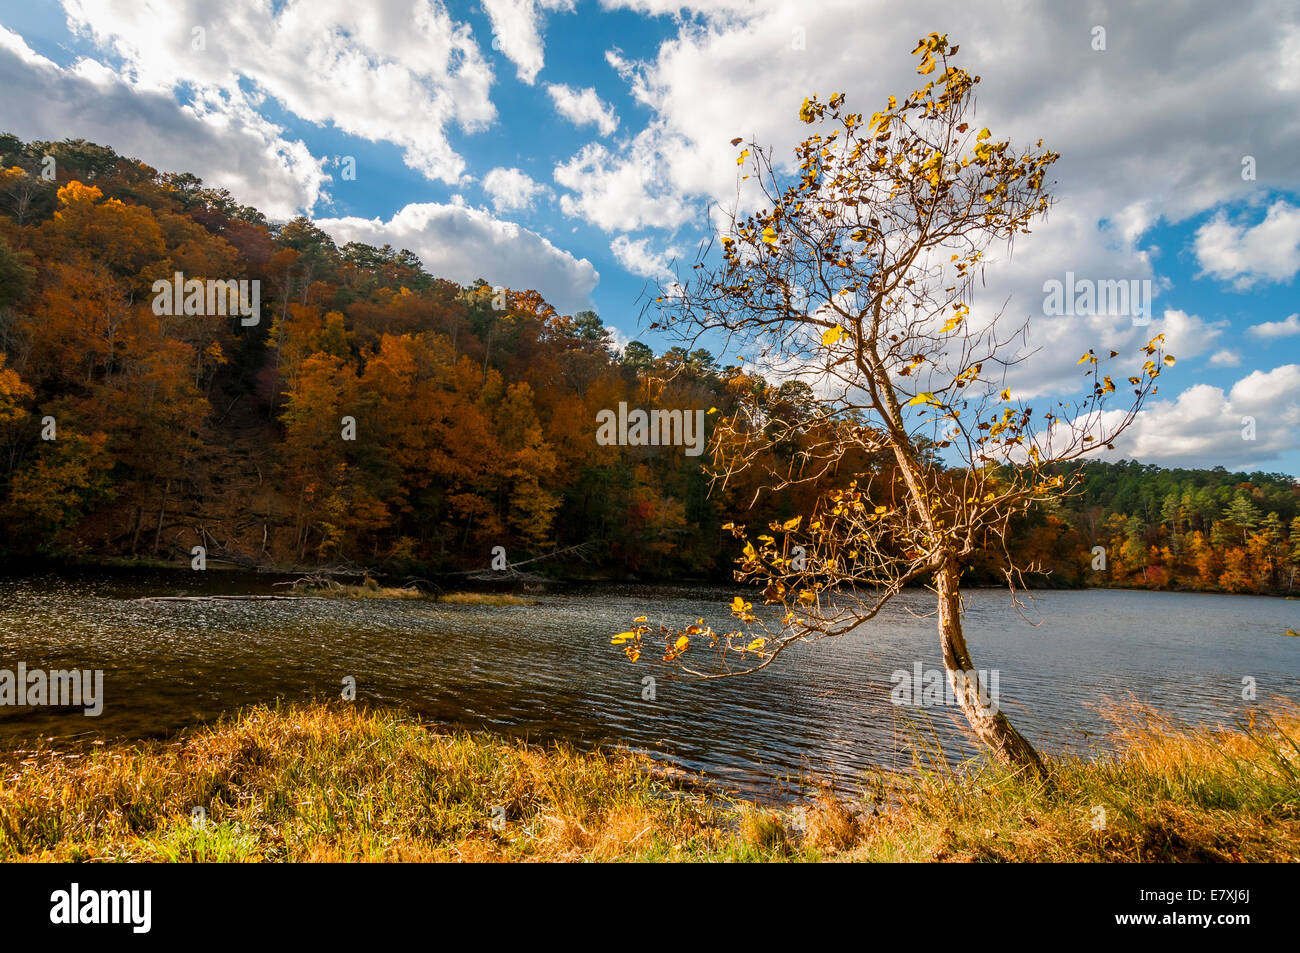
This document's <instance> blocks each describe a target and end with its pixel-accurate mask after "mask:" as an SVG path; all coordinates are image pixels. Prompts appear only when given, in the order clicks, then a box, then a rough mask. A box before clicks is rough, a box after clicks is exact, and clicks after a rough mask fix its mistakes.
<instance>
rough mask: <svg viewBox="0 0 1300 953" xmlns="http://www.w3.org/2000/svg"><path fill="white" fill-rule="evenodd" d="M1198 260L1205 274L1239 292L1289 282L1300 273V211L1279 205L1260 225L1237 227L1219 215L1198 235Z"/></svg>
mask: <svg viewBox="0 0 1300 953" xmlns="http://www.w3.org/2000/svg"><path fill="white" fill-rule="evenodd" d="M1196 258H1197V261H1198V262H1200V265H1201V268H1202V269H1203V270H1204V272H1205V273H1206V274H1209V275H1212V276H1213V277H1215V278H1218V279H1220V280H1223V281H1232V282H1233V284H1234V285H1235V286H1236V287H1237V288H1239V289H1242V290H1244V289H1246V288H1249V287H1250V286H1251V285H1254V284H1257V283H1258V282H1260V281H1286V280H1288V279H1290V278H1292V277H1293V276H1294V275H1295V274H1296V272H1300V208H1296V207H1295V206H1294V205H1289V204H1287V203H1286V202H1282V201H1279V202H1276V203H1274V204H1273V206H1272V207H1271V208H1270V209H1269V210H1268V213H1267V214H1266V215H1265V216H1264V220H1263V221H1261V222H1260V223H1259V224H1257V225H1253V226H1247V225H1237V224H1233V223H1232V222H1231V221H1229V220H1228V217H1227V215H1226V214H1225V213H1223V212H1220V213H1219V214H1218V215H1216V216H1215V217H1214V219H1213V220H1212V221H1210V222H1207V223H1206V224H1204V225H1202V226H1201V227H1200V228H1199V229H1197V232H1196Z"/></svg>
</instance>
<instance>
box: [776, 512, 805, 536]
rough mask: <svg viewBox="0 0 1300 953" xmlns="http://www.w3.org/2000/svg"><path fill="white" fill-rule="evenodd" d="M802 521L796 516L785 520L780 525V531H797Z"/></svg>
mask: <svg viewBox="0 0 1300 953" xmlns="http://www.w3.org/2000/svg"><path fill="white" fill-rule="evenodd" d="M802 520H803V517H802V516H796V517H795V518H794V519H792V520H786V521H785V522H784V523H782V524H781V529H783V530H785V531H786V532H787V533H790V532H793V531H794V530H797V529H798V528H799V523H800V521H802Z"/></svg>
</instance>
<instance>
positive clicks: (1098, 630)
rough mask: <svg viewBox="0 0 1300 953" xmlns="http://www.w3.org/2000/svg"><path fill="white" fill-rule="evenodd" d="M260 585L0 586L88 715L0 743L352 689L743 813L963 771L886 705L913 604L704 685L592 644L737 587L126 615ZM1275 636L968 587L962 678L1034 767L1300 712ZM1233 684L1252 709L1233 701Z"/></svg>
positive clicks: (1267, 606) (1296, 614)
mask: <svg viewBox="0 0 1300 953" xmlns="http://www.w3.org/2000/svg"><path fill="white" fill-rule="evenodd" d="M273 591H276V590H273V589H272V588H271V580H270V579H269V578H268V577H266V576H258V575H255V574H232V573H226V572H210V573H207V574H204V575H203V576H201V577H200V576H199V574H193V575H189V574H185V573H177V572H165V571H132V572H88V573H60V574H58V575H34V576H30V577H23V578H14V577H7V578H0V669H8V670H11V671H12V670H16V668H17V665H18V663H19V662H23V663H26V665H27V667H28V669H29V670H31V669H37V668H41V669H60V668H79V669H83V670H84V669H103V671H104V709H103V713H102V714H101V715H100V716H99V717H95V718H89V717H86V716H85V715H84V714H83V713H82V712H81V710H80V709H75V710H72V709H52V708H48V707H34V706H27V707H12V706H11V707H0V746H2V747H4V748H5V749H12V748H15V747H27V746H30V745H31V744H32V743H33V742H35V741H36V740H37V739H39V738H53V739H56V740H59V741H62V742H68V741H74V740H83V741H84V740H85V739H89V738H104V739H112V738H146V737H161V736H165V735H167V734H169V733H171V732H174V731H175V730H177V729H179V728H183V727H186V726H190V725H194V724H197V723H200V722H202V721H204V720H206V719H211V718H213V717H215V716H218V715H220V714H222V713H224V712H229V711H233V710H235V709H238V708H239V707H240V706H243V705H247V704H251V703H255V702H272V701H274V700H276V699H286V700H300V699H309V698H337V697H339V693H340V691H341V687H342V682H343V679H344V678H345V677H349V676H350V677H352V678H354V679H355V680H356V686H357V689H356V690H357V697H358V700H360V701H362V702H366V703H371V704H383V705H395V706H400V707H402V708H405V709H407V710H409V711H411V712H413V713H416V714H418V715H420V716H421V717H423V718H426V719H428V720H431V721H437V722H443V723H446V724H449V725H456V726H462V727H468V728H477V729H487V730H491V731H494V732H498V733H502V734H507V735H511V736H517V737H525V738H528V739H530V740H532V741H537V742H546V741H551V740H556V739H563V740H566V741H569V742H572V743H574V744H576V745H578V746H579V747H583V748H592V747H596V746H623V747H627V748H631V749H634V750H637V751H644V752H647V753H650V754H652V755H653V756H655V757H657V758H660V759H663V760H665V761H668V762H671V763H673V764H676V765H678V766H680V767H683V768H686V769H689V770H694V771H702V772H705V773H706V774H708V775H709V776H710V777H711V778H712V779H714V780H716V781H718V782H720V784H721V785H722V786H723V787H727V788H730V789H734V790H737V791H740V792H742V793H744V794H746V795H748V796H754V797H763V798H776V799H781V798H784V797H786V796H788V795H790V794H791V792H792V791H793V790H794V789H795V788H797V786H798V783H799V781H800V779H801V778H804V779H808V778H812V779H820V780H824V781H828V782H832V783H835V784H837V785H840V786H843V787H846V788H851V787H853V786H855V785H856V783H857V782H858V781H859V780H860V778H861V777H862V775H863V773H864V772H865V771H866V770H868V769H870V768H872V767H878V768H883V769H885V770H890V771H893V770H906V769H907V768H908V767H909V766H910V764H911V763H912V754H911V747H910V746H911V743H912V741H913V740H914V739H915V738H916V737H917V736H918V733H919V734H920V735H921V736H923V737H924V736H932V737H935V738H937V740H939V741H940V742H941V743H942V745H943V747H944V748H945V750H946V751H947V752H948V753H949V756H950V757H952V758H963V757H969V756H970V755H971V754H973V749H972V748H971V747H970V746H969V745H968V744H967V743H966V742H965V741H964V740H963V738H962V736H961V734H960V732H959V731H957V729H956V727H955V726H956V725H957V724H958V723H960V712H959V711H958V710H957V709H956V708H949V707H933V708H913V707H904V706H896V705H894V704H892V703H891V700H890V692H891V689H892V688H893V687H894V684H895V683H894V681H893V680H892V678H891V676H892V674H893V673H894V672H895V671H896V670H900V669H901V670H907V671H909V672H910V671H912V669H913V667H914V665H915V664H916V663H918V662H919V663H920V664H921V665H922V666H924V667H925V668H926V669H930V668H935V667H938V666H939V665H940V657H939V650H938V639H937V635H936V632H935V627H934V620H933V618H917V617H915V616H914V615H913V614H912V613H917V614H921V613H925V612H927V611H930V610H932V609H933V600H932V599H931V598H929V597H928V594H927V593H925V592H924V591H916V592H909V593H907V594H905V595H904V596H903V597H901V598H900V599H898V600H897V601H896V602H895V603H893V604H892V605H891V606H890V607H889V608H888V609H887V610H886V611H885V612H884V613H883V614H882V616H881V617H880V618H878V619H877V620H875V621H874V622H871V623H868V624H866V625H864V626H863V627H861V628H860V629H859V630H858V631H857V632H854V633H852V634H851V635H848V636H845V637H843V638H841V639H839V640H837V641H824V642H820V643H817V644H813V645H808V646H798V647H796V649H794V650H791V651H789V652H787V653H786V654H785V655H783V656H782V657H781V659H779V660H778V661H777V662H776V663H774V664H773V665H772V666H771V667H770V668H768V669H766V670H765V671H763V672H760V673H758V674H756V675H752V676H746V677H744V678H738V679H724V680H721V681H713V682H707V683H703V682H687V681H681V680H673V679H669V678H666V677H665V676H666V675H667V674H668V673H667V672H666V671H664V670H663V669H662V667H660V668H656V667H655V666H653V665H649V664H647V663H646V661H642V662H641V663H639V664H636V665H633V664H631V663H629V662H628V661H627V660H626V659H625V658H624V657H623V655H622V653H621V652H620V651H619V650H618V649H617V648H616V647H614V646H611V645H610V644H609V640H610V637H611V636H612V635H614V634H615V633H617V632H620V631H623V630H625V629H627V628H629V626H630V623H631V621H632V619H633V618H635V617H636V616H639V615H647V616H649V621H650V622H651V623H658V622H660V621H666V622H670V623H678V624H681V623H688V622H691V621H694V620H695V619H697V618H699V617H701V616H702V617H704V618H705V619H706V620H707V621H708V622H709V623H710V624H713V625H714V626H715V627H722V626H729V625H731V624H732V623H733V622H734V620H732V619H731V617H730V615H729V614H728V613H727V611H726V609H725V606H726V604H727V603H729V602H730V600H731V598H732V597H733V596H734V595H737V594H743V595H745V596H746V597H747V598H749V599H754V596H755V593H754V592H753V591H746V590H744V589H741V588H739V587H736V588H703V587H668V586H640V585H615V586H582V587H570V588H566V589H563V590H561V591H556V592H554V593H544V594H541V595H538V596H537V598H538V599H539V601H540V604H539V605H536V606H469V605H467V606H457V605H440V604H436V603H432V602H425V601H394V600H357V601H349V600H295V601H203V602H139V601H136V600H137V599H138V598H140V597H142V596H160V595H180V594H205V593H206V594H213V593H222V592H225V593H268V592H273ZM279 591H283V590H279ZM1033 623H1038V624H1036V625H1035V624H1033ZM1288 628H1290V629H1300V601H1286V600H1281V599H1268V598H1261V597H1250V596H1229V595H1208V594H1204V595H1203V594H1191V593H1160V592H1136V591H1121V590H1089V591H1048V592H1039V593H1035V594H1034V597H1033V601H1032V602H1030V603H1029V604H1028V607H1027V609H1026V611H1025V615H1024V616H1022V615H1021V613H1019V612H1017V611H1016V609H1015V607H1014V606H1013V605H1012V604H1011V602H1010V599H1009V597H1008V595H1007V593H1006V592H1005V591H1000V590H972V591H970V592H968V593H967V612H966V634H967V639H968V641H969V643H970V647H971V651H972V653H973V655H974V659H975V663H976V667H977V668H979V669H996V670H997V671H998V675H999V680H998V688H999V693H1000V694H999V704H1000V707H1001V708H1002V709H1003V710H1004V711H1006V712H1007V714H1008V716H1009V717H1010V718H1011V719H1012V721H1013V723H1014V724H1016V726H1017V727H1018V728H1020V730H1021V731H1022V732H1023V733H1025V734H1026V735H1027V736H1028V737H1029V738H1030V740H1031V741H1033V742H1034V743H1035V744H1036V745H1037V746H1038V747H1039V749H1040V750H1042V751H1044V752H1047V753H1060V752H1066V751H1073V752H1080V753H1086V752H1089V751H1092V750H1095V749H1099V748H1104V746H1105V740H1104V737H1103V736H1104V734H1105V732H1106V731H1107V730H1108V727H1109V726H1108V723H1107V722H1106V721H1105V720H1104V719H1103V718H1102V717H1101V716H1100V714H1099V712H1098V710H1097V708H1098V706H1103V705H1105V704H1106V702H1107V699H1111V700H1123V699H1128V698H1135V699H1137V700H1140V701H1142V702H1145V703H1147V704H1150V705H1152V706H1154V707H1155V708H1157V709H1159V710H1160V711H1162V712H1165V713H1167V714H1170V715H1173V716H1176V717H1178V718H1180V719H1183V720H1186V721H1189V722H1196V723H1207V722H1208V723H1220V722H1221V723H1225V724H1231V723H1233V722H1235V721H1237V720H1238V719H1240V718H1243V717H1244V716H1245V714H1246V712H1247V711H1248V710H1249V709H1250V708H1251V707H1252V706H1253V705H1256V704H1258V705H1262V706H1267V705H1268V704H1270V703H1271V702H1274V701H1277V700H1278V699H1282V698H1286V699H1291V700H1300V639H1297V638H1288V637H1286V636H1285V635H1283V633H1284V631H1285V630H1286V629H1288ZM648 647H650V648H653V646H652V645H650V643H648ZM646 654H647V656H650V655H653V654H654V653H653V651H648V652H647V653H646ZM646 675H654V676H656V685H655V698H654V700H653V701H648V700H645V699H643V698H642V694H643V684H642V679H643V677H644V676H646ZM1247 678H1250V679H1254V684H1255V689H1256V692H1257V700H1256V701H1254V702H1252V701H1248V700H1244V699H1243V697H1242V694H1243V680H1244V679H1247Z"/></svg>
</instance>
